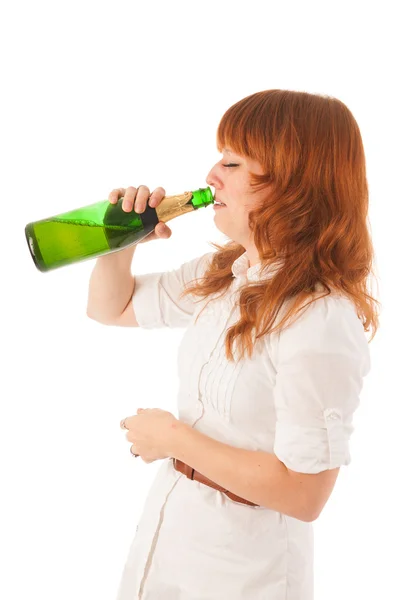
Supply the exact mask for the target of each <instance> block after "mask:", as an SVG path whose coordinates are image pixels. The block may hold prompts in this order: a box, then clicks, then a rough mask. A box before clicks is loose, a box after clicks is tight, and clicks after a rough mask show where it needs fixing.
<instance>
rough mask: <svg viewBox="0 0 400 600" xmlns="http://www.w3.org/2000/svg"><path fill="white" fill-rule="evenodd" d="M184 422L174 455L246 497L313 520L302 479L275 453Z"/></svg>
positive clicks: (238, 494) (177, 437) (172, 449)
mask: <svg viewBox="0 0 400 600" xmlns="http://www.w3.org/2000/svg"><path fill="white" fill-rule="evenodd" d="M180 423H181V425H180V426H179V429H180V431H179V433H178V435H176V436H175V438H174V440H175V441H174V442H173V447H172V448H171V451H170V456H173V457H174V458H177V459H178V460H181V461H183V462H185V463H186V464H188V465H190V466H191V467H192V468H193V469H195V470H196V471H199V472H200V473H202V474H203V475H205V476H206V477H208V478H209V479H211V480H212V481H214V482H215V483H217V484H218V485H220V486H222V487H224V488H225V489H227V490H229V491H230V492H233V493H234V494H236V495H237V496H240V497H241V498H244V499H245V500H249V501H250V502H254V503H255V504H258V505H260V506H263V507H265V508H269V509H271V510H275V511H277V512H281V513H283V514H285V515H288V516H291V517H294V518H296V519H300V520H303V521H308V520H309V518H308V513H307V504H306V501H305V494H304V492H303V489H302V486H301V483H299V482H298V481H297V480H294V479H292V478H291V476H290V475H289V472H288V470H287V468H286V466H285V465H284V464H283V463H282V462H281V461H280V460H279V459H278V458H277V457H276V456H275V455H274V454H270V453H268V452H262V451H258V450H257V451H254V450H244V449H242V448H236V447H234V446H230V445H228V444H224V443H222V442H219V441H217V440H214V439H213V438H210V437H209V436H207V435H204V434H203V433H201V432H199V431H196V430H195V429H193V428H192V427H190V426H189V425H187V424H186V423H182V422H180Z"/></svg>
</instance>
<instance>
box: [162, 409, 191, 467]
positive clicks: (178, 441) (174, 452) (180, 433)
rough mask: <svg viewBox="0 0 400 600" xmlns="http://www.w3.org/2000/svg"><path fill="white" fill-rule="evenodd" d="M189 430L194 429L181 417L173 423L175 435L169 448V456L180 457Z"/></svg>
mask: <svg viewBox="0 0 400 600" xmlns="http://www.w3.org/2000/svg"><path fill="white" fill-rule="evenodd" d="M189 430H190V431H191V430H192V428H191V426H190V425H188V424H187V423H185V422H184V421H180V420H179V419H177V420H176V423H174V424H173V435H172V436H171V441H170V444H169V450H168V452H167V454H168V457H169V458H178V457H179V456H180V454H181V447H182V444H183V442H184V438H186V436H187V432H188V431H189Z"/></svg>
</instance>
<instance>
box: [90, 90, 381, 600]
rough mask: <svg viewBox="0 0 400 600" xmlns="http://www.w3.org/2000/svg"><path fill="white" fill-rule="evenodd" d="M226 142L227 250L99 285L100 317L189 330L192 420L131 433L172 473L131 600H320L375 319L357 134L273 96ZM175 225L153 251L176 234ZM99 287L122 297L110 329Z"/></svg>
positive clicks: (183, 409) (184, 370) (139, 193)
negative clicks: (322, 548) (330, 510)
mask: <svg viewBox="0 0 400 600" xmlns="http://www.w3.org/2000/svg"><path fill="white" fill-rule="evenodd" d="M217 145H218V150H219V151H221V152H222V158H221V160H220V161H219V162H218V163H217V164H216V165H214V166H213V168H212V169H211V171H210V172H209V174H208V177H207V183H208V184H209V185H210V186H214V188H215V200H216V201H219V202H221V203H224V206H223V207H221V208H216V209H215V224H216V226H217V227H218V229H219V230H220V231H221V232H223V233H224V234H225V235H226V236H227V237H228V238H229V240H228V242H227V243H226V244H225V245H224V246H220V245H218V244H213V246H214V247H215V248H217V252H209V253H206V254H205V255H203V256H200V257H198V258H195V259H194V260H191V261H189V262H186V263H184V264H183V265H182V266H181V267H180V268H179V269H176V270H173V271H167V272H164V273H150V274H146V275H138V276H136V277H135V278H134V280H133V278H132V275H131V273H130V261H131V258H132V255H133V252H134V250H132V249H127V250H126V251H121V252H120V253H116V254H113V255H109V256H106V257H102V258H100V259H99V260H98V261H97V264H96V267H95V269H94V272H93V275H92V279H91V284H90V285H91V291H90V293H91V294H92V296H91V297H92V300H91V310H90V311H89V310H88V314H89V315H90V316H92V317H93V318H96V316H95V315H97V320H99V321H101V322H103V323H107V324H114V325H126V326H138V325H139V326H140V327H143V328H147V329H151V328H156V327H185V328H186V331H185V334H184V337H183V339H182V342H181V345H180V348H179V355H178V371H179V377H180V389H179V396H178V410H179V419H176V418H175V417H174V416H173V415H172V414H171V413H169V412H167V411H164V410H161V409H158V408H155V409H148V410H143V409H139V410H138V411H137V414H136V415H134V416H130V417H127V418H125V419H123V420H122V421H121V427H122V428H123V429H124V430H127V432H126V436H127V439H128V440H129V442H130V443H131V452H133V453H134V455H135V456H141V458H142V459H143V460H145V461H146V462H152V461H153V460H159V459H165V458H167V459H168V460H164V461H163V463H162V464H161V467H160V469H159V471H158V474H157V476H156V478H155V481H154V483H153V485H152V487H151V489H150V491H149V494H148V497H147V500H146V503H145V507H144V511H143V514H142V516H141V518H140V521H139V525H138V529H137V533H136V535H135V538H134V540H133V542H132V545H131V548H130V552H129V556H128V559H127V562H126V565H125V568H124V571H123V575H122V580H121V583H120V588H119V594H118V600H128V599H129V600H133V599H140V600H178V599H179V600H211V599H213V600H228V599H229V600H266V599H268V600H311V599H312V598H313V526H312V522H313V521H314V520H315V519H316V518H318V516H319V515H320V514H321V511H322V509H323V507H324V505H325V504H326V502H327V500H328V498H329V496H330V494H331V493H332V490H333V487H334V485H335V482H336V479H337V476H338V473H339V470H340V467H341V466H342V465H348V464H349V463H350V454H349V439H350V435H351V432H352V429H353V427H352V418H353V414H354V411H355V410H356V408H357V406H358V404H359V396H360V392H361V389H362V385H363V378H364V377H365V375H366V374H367V373H368V372H369V370H370V356H369V347H368V341H367V340H366V337H365V332H366V331H368V330H369V328H370V327H372V332H373V335H372V337H371V339H372V338H373V337H374V335H375V333H376V330H377V327H378V313H377V309H376V306H374V303H376V305H378V304H379V303H378V302H377V301H376V300H375V299H374V298H372V297H371V296H370V295H369V294H368V292H367V278H368V276H369V274H370V273H371V271H372V269H371V267H372V260H373V247H372V243H371V238H370V234H369V231H368V227H367V222H366V220H367V212H368V187H367V180H366V170H365V157H364V151H363V144H362V139H361V135H360V132H359V128H358V126H357V123H356V121H355V119H354V117H353V116H352V114H351V112H350V111H349V109H348V108H347V107H346V106H345V105H344V104H343V103H342V102H340V101H339V100H337V99H335V98H331V97H327V96H321V95H314V94H308V93H305V92H294V91H286V90H267V91H263V92H258V93H256V94H252V95H251V96H248V97H246V98H244V99H243V100H241V101H239V102H237V103H236V104H234V105H233V106H232V107H231V108H230V109H229V110H228V111H227V112H226V113H225V115H224V116H223V118H222V120H221V123H220V125H219V127H218V132H217ZM164 195H165V190H164V189H163V188H157V189H156V190H155V191H154V192H153V194H151V195H150V190H149V189H148V188H147V187H146V186H140V187H139V188H138V189H137V188H134V187H130V188H127V190H124V189H120V190H114V191H113V192H112V193H111V194H110V196H109V199H110V201H111V202H116V201H117V199H118V198H119V197H120V196H124V205H123V206H124V210H128V211H129V210H132V207H133V206H135V210H138V211H139V212H142V211H143V210H144V209H145V207H146V203H147V201H149V202H150V204H152V205H157V204H158V203H159V202H160V201H161V200H162V198H163V196H164ZM149 196H150V200H149ZM161 228H162V225H158V226H157V229H156V231H155V233H154V234H152V239H154V238H156V237H157V235H158V236H159V237H165V238H168V237H169V236H170V235H171V231H170V230H169V228H168V227H166V231H165V233H164V234H163V233H162V232H161ZM147 240H148V238H147ZM147 240H146V241H147ZM124 252H125V255H124ZM118 255H119V257H118ZM116 261H119V262H118V263H117V262H116ZM111 283H112V285H111ZM189 284H191V285H189ZM100 288H101V289H103V290H106V289H112V290H113V302H114V304H113V309H112V310H113V311H114V313H113V316H112V315H111V313H110V311H111V308H109V307H110V306H111V305H110V304H109V303H108V300H107V297H106V292H105V291H104V293H103V295H101V293H100V292H99V290H100ZM133 289H134V293H133V294H132V292H133ZM96 290H97V296H96V297H95V295H94V292H95V291H96ZM131 296H132V297H131ZM130 297H131V301H129V299H130ZM96 303H97V310H96V306H95V305H96ZM106 304H107V306H108V311H109V313H108V316H107V317H103V318H102V319H101V318H100V317H99V315H100V313H101V310H100V308H101V307H100V308H99V305H103V306H106ZM278 316H279V319H278Z"/></svg>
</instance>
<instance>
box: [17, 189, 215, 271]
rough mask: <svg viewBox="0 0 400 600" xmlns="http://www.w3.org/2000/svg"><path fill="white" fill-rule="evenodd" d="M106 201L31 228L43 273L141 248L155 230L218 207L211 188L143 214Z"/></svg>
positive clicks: (36, 258)
mask: <svg viewBox="0 0 400 600" xmlns="http://www.w3.org/2000/svg"><path fill="white" fill-rule="evenodd" d="M122 200H123V198H120V199H119V200H118V202H117V203H116V204H111V203H110V202H109V201H108V200H102V201H101V202H96V203H95V204H90V205H89V206H84V207H83V208H77V209H75V210H72V211H70V212H66V213H62V214H60V215H56V216H54V217H49V218H48V219H42V220H41V221H34V222H32V223H28V225H26V227H25V236H26V240H27V242H28V247H29V250H30V253H31V256H32V258H33V261H34V263H35V265H36V267H37V268H38V269H39V271H42V272H46V271H50V270H52V269H57V268H58V267H64V266H66V265H70V264H72V263H76V262H79V261H83V260H88V259H91V258H95V257H97V256H101V255H102V254H109V253H110V252H117V251H118V250H122V249H123V248H126V247H127V246H131V245H132V244H137V243H138V242H140V241H141V240H142V239H143V238H144V237H146V236H147V235H149V234H150V233H151V232H152V231H154V229H155V227H156V225H157V223H158V222H159V221H164V222H167V221H170V220H171V219H174V218H175V217H178V216H179V215H184V214H186V213H189V212H192V211H194V210H197V209H198V208H201V207H203V206H208V205H209V204H213V203H214V197H213V194H212V191H211V189H210V188H209V187H207V188H199V189H198V190H195V191H194V192H184V193H183V194H179V195H175V196H165V197H164V198H163V199H162V201H161V202H160V204H159V205H158V206H157V207H156V208H153V207H151V206H149V205H147V206H146V210H145V211H144V212H143V213H140V214H137V213H135V212H134V211H133V210H132V211H131V212H125V211H124V210H122Z"/></svg>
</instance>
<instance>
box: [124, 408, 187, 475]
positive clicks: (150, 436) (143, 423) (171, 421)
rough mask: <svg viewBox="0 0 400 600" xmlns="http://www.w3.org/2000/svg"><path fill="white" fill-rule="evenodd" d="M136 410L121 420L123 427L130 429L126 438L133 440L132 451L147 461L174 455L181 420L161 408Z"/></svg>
mask: <svg viewBox="0 0 400 600" xmlns="http://www.w3.org/2000/svg"><path fill="white" fill-rule="evenodd" d="M136 412H137V414H136V415H133V416H131V417H126V419H122V421H121V422H120V427H121V429H127V430H128V431H127V433H126V439H127V440H128V441H129V442H132V446H131V448H130V450H131V453H132V454H138V455H139V456H140V457H141V458H142V460H143V461H144V462H145V463H151V462H153V461H155V460H160V459H162V458H169V457H170V456H172V454H171V449H172V446H173V440H174V438H175V436H176V435H177V429H178V427H179V424H180V421H179V420H178V419H176V418H175V417H174V415H173V414H172V413H170V412H167V411H166V410H161V408H138V410H137V411H136ZM124 425H125V426H124Z"/></svg>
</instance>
